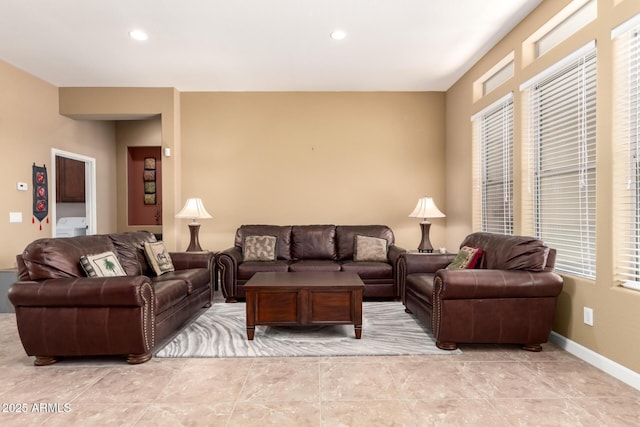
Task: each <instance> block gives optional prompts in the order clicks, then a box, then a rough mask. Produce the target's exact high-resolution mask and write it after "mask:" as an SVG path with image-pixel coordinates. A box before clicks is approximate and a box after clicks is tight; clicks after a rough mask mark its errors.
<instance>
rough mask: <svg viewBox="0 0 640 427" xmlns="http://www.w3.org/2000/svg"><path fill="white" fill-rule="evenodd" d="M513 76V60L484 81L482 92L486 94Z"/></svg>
mask: <svg viewBox="0 0 640 427" xmlns="http://www.w3.org/2000/svg"><path fill="white" fill-rule="evenodd" d="M511 77H513V61H511V62H509V63H508V64H507V65H505V66H504V67H502V68H501V69H499V70H498V71H496V72H495V74H493V75H492V76H491V77H489V78H488V79H487V80H485V81H484V83H483V86H482V94H483V95H486V94H488V93H489V92H491V91H492V90H494V89H495V88H497V87H498V86H500V85H501V84H502V83H504V82H506V81H507V80H509V79H510V78H511Z"/></svg>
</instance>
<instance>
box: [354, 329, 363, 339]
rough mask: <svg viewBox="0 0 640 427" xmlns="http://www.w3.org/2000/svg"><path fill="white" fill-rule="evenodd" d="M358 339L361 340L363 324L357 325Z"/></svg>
mask: <svg viewBox="0 0 640 427" xmlns="http://www.w3.org/2000/svg"><path fill="white" fill-rule="evenodd" d="M354 329H355V331H356V339H357V340H359V339H360V338H361V337H362V325H355V326H354Z"/></svg>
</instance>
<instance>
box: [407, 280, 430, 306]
mask: <svg viewBox="0 0 640 427" xmlns="http://www.w3.org/2000/svg"><path fill="white" fill-rule="evenodd" d="M434 278H435V275H434V274H431V273H414V274H409V275H408V276H407V279H406V282H405V292H406V293H407V294H409V293H410V294H411V295H413V296H414V298H416V299H418V300H419V301H420V302H421V303H422V304H429V305H433V280H434Z"/></svg>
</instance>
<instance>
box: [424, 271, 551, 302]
mask: <svg viewBox="0 0 640 427" xmlns="http://www.w3.org/2000/svg"><path fill="white" fill-rule="evenodd" d="M562 285H563V280H562V277H560V276H559V275H558V274H556V273H552V272H547V271H542V272H533V271H526V270H475V269H472V270H445V269H443V270H439V271H438V272H436V275H435V279H434V293H435V295H437V297H438V298H440V299H479V298H540V297H557V296H558V295H559V294H560V292H561V291H562Z"/></svg>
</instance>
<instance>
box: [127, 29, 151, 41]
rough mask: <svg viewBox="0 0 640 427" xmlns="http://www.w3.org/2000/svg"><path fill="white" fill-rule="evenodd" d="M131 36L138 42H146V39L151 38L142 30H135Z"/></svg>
mask: <svg viewBox="0 0 640 427" xmlns="http://www.w3.org/2000/svg"><path fill="white" fill-rule="evenodd" d="M129 36H130V37H131V38H132V39H134V40H138V41H145V40H146V39H148V38H149V36H148V35H147V33H145V32H144V31H142V30H133V31H130V32H129Z"/></svg>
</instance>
